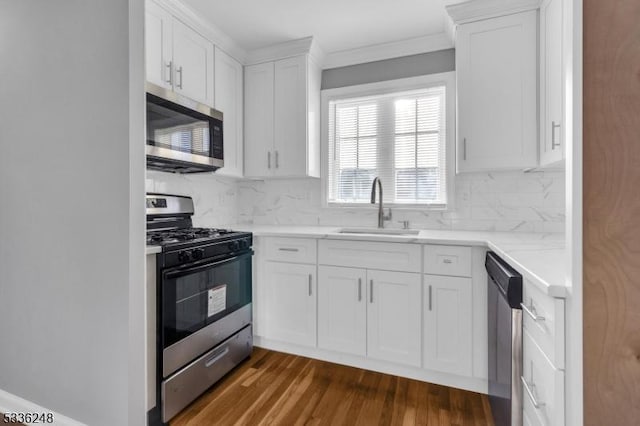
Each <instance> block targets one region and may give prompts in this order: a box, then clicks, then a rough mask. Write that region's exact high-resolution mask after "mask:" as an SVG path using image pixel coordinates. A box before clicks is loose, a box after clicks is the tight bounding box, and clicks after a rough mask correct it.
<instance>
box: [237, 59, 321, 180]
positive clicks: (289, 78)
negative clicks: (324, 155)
mask: <svg viewBox="0 0 640 426" xmlns="http://www.w3.org/2000/svg"><path fill="white" fill-rule="evenodd" d="M245 84H246V85H245V147H246V152H245V176H247V177H260V178H265V177H301V176H313V177H319V169H320V161H319V160H320V144H319V138H320V134H319V129H320V128H319V108H320V69H319V68H318V67H317V66H316V65H315V63H314V62H313V61H312V60H311V58H310V57H309V55H298V56H294V57H291V58H286V59H281V60H278V61H272V62H265V63H261V64H256V65H250V66H247V67H246V68H245Z"/></svg>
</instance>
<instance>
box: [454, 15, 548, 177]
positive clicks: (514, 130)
mask: <svg viewBox="0 0 640 426" xmlns="http://www.w3.org/2000/svg"><path fill="white" fill-rule="evenodd" d="M456 74H457V84H458V88H457V89H458V90H457V93H458V120H457V122H458V133H457V157H458V172H473V171H489V170H508V169H524V168H529V167H536V166H537V165H538V143H537V127H538V125H537V12H536V11H529V12H523V13H517V14H513V15H507V16H501V17H497V18H491V19H485V20H480V21H476V22H470V23H464V24H461V25H459V26H458V28H457V31H456Z"/></svg>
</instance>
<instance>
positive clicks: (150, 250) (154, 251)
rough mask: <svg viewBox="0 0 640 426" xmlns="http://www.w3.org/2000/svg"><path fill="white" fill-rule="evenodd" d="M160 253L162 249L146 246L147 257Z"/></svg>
mask: <svg viewBox="0 0 640 426" xmlns="http://www.w3.org/2000/svg"><path fill="white" fill-rule="evenodd" d="M160 252H162V247H160V246H147V255H150V254H157V253H160Z"/></svg>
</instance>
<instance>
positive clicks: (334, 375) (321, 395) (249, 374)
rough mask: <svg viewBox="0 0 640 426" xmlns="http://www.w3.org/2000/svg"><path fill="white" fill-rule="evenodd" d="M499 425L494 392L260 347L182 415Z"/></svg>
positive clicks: (174, 425)
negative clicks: (494, 416) (490, 399)
mask: <svg viewBox="0 0 640 426" xmlns="http://www.w3.org/2000/svg"><path fill="white" fill-rule="evenodd" d="M267 424H273V425H332V426H333V425H349V426H351V425H363V426H373V425H430V426H433V425H492V424H493V420H492V417H491V411H490V408H489V402H488V399H487V397H486V395H481V394H477V393H473V392H467V391H463V390H459V389H453V388H448V387H446V386H439V385H433V384H429V383H423V382H419V381H417V380H411V379H405V378H401V377H396V376H390V375H387V374H381V373H375V372H371V371H366V370H361V369H358V368H352V367H346V366H342V365H336V364H332V363H329V362H324V361H318V360H313V359H309V358H303V357H299V356H295V355H288V354H283V353H279V352H273V351H268V350H265V349H260V348H256V349H255V351H254V353H253V355H252V357H251V359H249V360H248V361H247V362H245V363H244V364H242V365H241V366H239V367H238V368H237V369H235V370H234V371H232V372H231V373H230V374H229V375H228V376H227V377H225V378H224V379H223V380H222V381H221V382H220V383H219V384H217V385H215V386H213V387H212V388H211V389H209V391H207V392H206V393H205V394H204V395H202V396H201V397H200V398H199V399H197V400H196V401H194V403H193V404H191V405H190V406H189V407H187V408H186V409H185V410H184V411H183V412H182V413H180V414H178V416H176V417H175V418H174V419H173V421H171V426H196V425H202V426H204V425H216V426H218V425H267Z"/></svg>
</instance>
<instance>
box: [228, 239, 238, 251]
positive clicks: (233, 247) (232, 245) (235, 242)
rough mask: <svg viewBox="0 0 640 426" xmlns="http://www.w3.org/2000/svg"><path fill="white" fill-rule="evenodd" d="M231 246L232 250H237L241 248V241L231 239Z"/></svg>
mask: <svg viewBox="0 0 640 426" xmlns="http://www.w3.org/2000/svg"><path fill="white" fill-rule="evenodd" d="M229 248H230V249H231V251H237V250H238V249H239V248H240V242H239V241H231V242H230V243H229Z"/></svg>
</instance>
